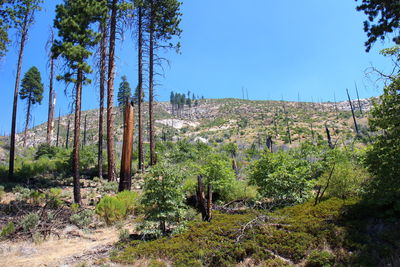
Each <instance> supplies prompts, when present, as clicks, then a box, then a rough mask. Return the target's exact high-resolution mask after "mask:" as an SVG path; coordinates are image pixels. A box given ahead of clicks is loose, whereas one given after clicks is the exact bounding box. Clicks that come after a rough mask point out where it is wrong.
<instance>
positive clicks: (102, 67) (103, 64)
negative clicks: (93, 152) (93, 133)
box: [97, 17, 108, 179]
mask: <svg viewBox="0 0 400 267" xmlns="http://www.w3.org/2000/svg"><path fill="white" fill-rule="evenodd" d="M99 29H100V33H101V40H100V51H99V54H100V55H99V56H100V64H99V73H100V89H99V90H100V99H99V143H98V150H97V166H98V170H99V178H100V179H103V135H104V134H103V132H104V130H103V128H104V127H103V124H104V95H105V91H106V76H107V75H106V71H107V40H108V39H107V38H108V37H107V17H103V20H101V21H100V26H99Z"/></svg>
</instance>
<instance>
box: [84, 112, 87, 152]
mask: <svg viewBox="0 0 400 267" xmlns="http://www.w3.org/2000/svg"><path fill="white" fill-rule="evenodd" d="M86 123H87V114H86V115H85V124H84V125H83V146H86Z"/></svg>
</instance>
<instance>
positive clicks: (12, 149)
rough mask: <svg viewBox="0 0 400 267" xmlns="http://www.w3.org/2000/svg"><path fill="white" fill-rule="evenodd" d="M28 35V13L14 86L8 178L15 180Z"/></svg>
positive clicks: (22, 33)
mask: <svg viewBox="0 0 400 267" xmlns="http://www.w3.org/2000/svg"><path fill="white" fill-rule="evenodd" d="M27 37H28V14H26V16H25V18H24V22H23V26H22V32H21V40H20V48H19V53H18V65H17V76H16V77H15V87H14V102H13V111H12V119H11V141H10V161H9V168H8V179H9V180H13V178H14V160H15V131H16V129H15V128H16V123H17V106H18V90H19V82H20V77H21V67H22V57H23V55H24V48H25V42H26V40H27Z"/></svg>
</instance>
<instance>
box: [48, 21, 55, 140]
mask: <svg viewBox="0 0 400 267" xmlns="http://www.w3.org/2000/svg"><path fill="white" fill-rule="evenodd" d="M53 43H54V31H53V29H52V28H51V29H50V39H49V41H48V42H47V48H48V50H50V48H51V46H52V45H53ZM54 61H55V59H54V57H53V55H52V53H51V50H50V51H49V63H48V64H49V67H50V79H49V110H48V115H47V135H46V141H47V144H49V145H51V139H52V137H53V129H54V110H55V106H56V92H54Z"/></svg>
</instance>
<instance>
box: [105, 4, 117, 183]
mask: <svg viewBox="0 0 400 267" xmlns="http://www.w3.org/2000/svg"><path fill="white" fill-rule="evenodd" d="M117 2H118V1H117V0H113V1H112V7H111V24H110V46H109V54H108V81H107V93H108V95H107V155H108V181H115V180H116V177H115V155H114V150H115V148H114V114H113V110H114V108H113V104H114V103H113V102H114V78H115V65H114V57H115V38H116V36H115V35H116V27H117Z"/></svg>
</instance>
